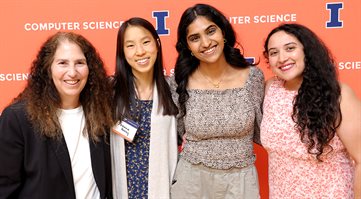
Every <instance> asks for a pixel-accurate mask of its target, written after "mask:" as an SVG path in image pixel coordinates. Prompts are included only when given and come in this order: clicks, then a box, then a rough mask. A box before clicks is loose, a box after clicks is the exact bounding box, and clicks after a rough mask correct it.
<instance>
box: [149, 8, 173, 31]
mask: <svg viewBox="0 0 361 199" xmlns="http://www.w3.org/2000/svg"><path fill="white" fill-rule="evenodd" d="M152 15H153V18H155V19H156V27H155V29H156V30H157V33H158V34H159V35H169V28H167V23H166V18H168V17H169V11H168V10H164V11H153V13H152Z"/></svg>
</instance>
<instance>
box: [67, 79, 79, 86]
mask: <svg viewBox="0 0 361 199" xmlns="http://www.w3.org/2000/svg"><path fill="white" fill-rule="evenodd" d="M79 81H80V80H64V82H65V83H67V84H70V85H75V84H76V83H78V82H79Z"/></svg>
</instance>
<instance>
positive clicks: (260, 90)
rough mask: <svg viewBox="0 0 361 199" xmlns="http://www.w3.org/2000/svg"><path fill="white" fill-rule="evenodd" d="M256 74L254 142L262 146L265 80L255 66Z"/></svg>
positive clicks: (254, 85) (254, 88)
mask: <svg viewBox="0 0 361 199" xmlns="http://www.w3.org/2000/svg"><path fill="white" fill-rule="evenodd" d="M254 69H255V74H254V76H253V77H254V79H253V89H252V97H253V99H254V100H253V101H254V108H255V112H256V117H255V123H254V135H253V142H255V143H257V144H259V145H262V144H261V138H260V126H261V121H262V114H263V113H262V104H263V98H264V89H265V79H264V74H263V72H262V70H261V69H259V68H258V67H256V66H255V68H254Z"/></svg>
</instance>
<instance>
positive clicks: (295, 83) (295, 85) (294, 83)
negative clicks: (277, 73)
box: [284, 79, 302, 90]
mask: <svg viewBox="0 0 361 199" xmlns="http://www.w3.org/2000/svg"><path fill="white" fill-rule="evenodd" d="M301 84H302V79H294V80H289V81H285V84H284V87H285V88H286V89H287V90H298V89H299V88H300V87H301Z"/></svg>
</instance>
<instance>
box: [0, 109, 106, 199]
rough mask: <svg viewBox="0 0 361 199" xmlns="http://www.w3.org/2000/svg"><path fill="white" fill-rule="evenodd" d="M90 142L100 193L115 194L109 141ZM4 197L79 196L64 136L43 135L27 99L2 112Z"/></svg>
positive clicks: (0, 180) (0, 193) (0, 192)
mask: <svg viewBox="0 0 361 199" xmlns="http://www.w3.org/2000/svg"><path fill="white" fill-rule="evenodd" d="M108 138H109V136H108ZM89 144H90V153H91V163H92V169H93V174H94V178H95V182H96V184H97V187H98V189H99V192H100V196H101V198H112V187H111V166H110V148H109V142H107V143H105V141H104V139H103V138H101V141H100V142H97V143H94V142H92V141H89ZM0 198H26V199H31V198H34V199H48V198H52V199H57V198H59V199H75V189H74V182H73V174H72V168H71V162H70V157H69V153H68V149H67V146H66V143H65V140H64V138H62V139H59V140H56V139H51V138H47V137H44V136H40V134H39V132H37V131H36V130H34V128H33V126H32V124H31V123H30V121H29V120H28V118H27V114H26V111H25V106H24V103H16V104H13V105H11V106H9V107H7V108H6V109H5V110H4V111H3V113H2V115H1V116H0Z"/></svg>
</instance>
